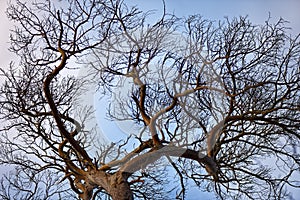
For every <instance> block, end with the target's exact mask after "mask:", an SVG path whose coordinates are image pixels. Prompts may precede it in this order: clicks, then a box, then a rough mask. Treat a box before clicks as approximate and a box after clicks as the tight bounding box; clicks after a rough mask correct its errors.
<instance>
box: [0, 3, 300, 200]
mask: <svg viewBox="0 0 300 200" xmlns="http://www.w3.org/2000/svg"><path fill="white" fill-rule="evenodd" d="M53 1H55V0H53ZM7 2H8V0H0V25H1V31H0V51H1V52H0V67H1V68H6V67H7V66H8V65H9V63H10V61H12V60H14V55H13V54H11V53H9V51H8V50H7V49H8V47H9V30H10V29H11V28H12V25H11V24H10V22H9V21H8V19H7V17H6V15H5V9H6V7H7ZM125 2H126V3H127V4H129V5H137V6H138V7H139V8H141V9H142V10H145V11H146V10H155V11H156V13H157V16H160V14H161V13H162V5H163V4H162V1H161V0H125ZM165 4H166V10H167V12H168V13H173V14H175V15H176V16H179V17H183V16H188V15H192V14H200V15H202V16H203V17H204V18H206V19H210V20H215V21H218V20H222V19H224V17H229V18H232V17H238V16H246V15H247V16H248V18H249V19H250V20H251V21H252V22H253V23H255V24H262V23H264V22H265V21H266V20H267V19H268V16H269V14H270V15H271V19H272V21H273V22H276V21H277V20H278V19H279V18H280V17H282V18H283V19H285V20H287V21H289V22H290V23H289V24H288V26H290V27H291V28H292V30H291V34H292V35H296V34H298V33H300V12H299V8H300V0H165ZM0 79H1V77H0ZM0 83H1V80H0ZM299 195H300V192H299ZM189 199H190V200H192V199H193V198H192V197H191V198H189ZM195 199H199V197H195ZM201 199H202V200H208V199H212V197H210V196H206V195H205V194H203V196H202V197H201Z"/></svg>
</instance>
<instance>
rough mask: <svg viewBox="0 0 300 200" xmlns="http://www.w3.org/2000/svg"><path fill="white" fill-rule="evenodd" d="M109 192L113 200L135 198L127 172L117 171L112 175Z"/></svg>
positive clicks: (130, 199)
mask: <svg viewBox="0 0 300 200" xmlns="http://www.w3.org/2000/svg"><path fill="white" fill-rule="evenodd" d="M108 192H109V194H110V195H111V196H112V199H113V200H133V193H132V191H131V189H130V185H129V183H128V181H127V176H126V174H125V173H121V172H117V173H115V174H114V175H112V176H111V177H110V187H109V191H108Z"/></svg>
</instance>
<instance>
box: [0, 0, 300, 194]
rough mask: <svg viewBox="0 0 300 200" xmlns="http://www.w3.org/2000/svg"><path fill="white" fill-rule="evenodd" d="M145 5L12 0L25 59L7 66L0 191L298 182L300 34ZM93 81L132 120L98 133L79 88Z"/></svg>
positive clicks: (236, 187)
mask: <svg viewBox="0 0 300 200" xmlns="http://www.w3.org/2000/svg"><path fill="white" fill-rule="evenodd" d="M149 14H150V13H144V12H141V11H139V10H138V9H137V8H135V7H133V8H130V7H128V6H126V4H124V3H123V2H121V1H111V0H107V1H106V0H88V1H84V2H82V1H79V0H68V1H62V2H61V3H56V4H53V3H52V2H51V1H50V0H47V1H42V2H35V3H32V4H30V5H29V3H28V4H26V3H22V2H21V1H16V3H15V4H11V5H10V6H9V8H8V16H9V18H10V19H11V20H13V21H16V22H17V23H18V24H19V25H18V26H16V28H15V30H14V31H13V33H12V37H11V50H12V51H13V52H15V53H16V55H18V56H19V58H20V63H19V64H18V66H17V67H16V64H14V63H12V64H11V66H10V68H9V70H4V69H2V70H1V71H2V76H4V77H5V78H6V79H5V83H4V84H3V85H2V88H1V97H0V98H1V99H0V102H1V104H0V105H1V107H0V108H1V119H2V120H4V121H5V122H6V123H5V124H6V125H5V127H4V128H3V129H2V130H1V133H2V138H1V140H0V141H1V151H0V163H1V164H2V165H8V166H12V167H14V168H15V169H16V172H15V175H13V174H11V175H7V176H6V177H4V178H3V179H2V184H1V188H0V195H1V196H2V197H3V198H6V199H10V198H11V199H14V198H23V199H41V198H43V199H47V198H48V199H51V198H57V197H59V198H61V197H63V196H68V198H76V197H74V195H75V194H76V195H77V197H78V198H80V199H114V200H125V199H133V198H138V199H168V198H177V199H185V198H186V193H187V190H188V188H187V184H191V181H193V182H194V183H195V184H196V185H197V186H198V187H199V190H200V189H202V190H206V191H214V192H215V193H216V196H217V197H218V198H220V199H240V198H249V199H283V198H286V197H288V196H290V194H289V189H290V188H291V187H293V188H299V187H300V183H299V181H297V179H296V178H295V176H296V175H297V174H298V175H299V167H300V159H299V158H300V155H299V141H300V140H299V139H300V131H299V130H300V120H299V119H300V90H299V85H300V84H299V83H300V80H299V79H300V68H299V66H300V56H299V55H300V43H299V35H298V36H296V37H294V38H293V37H291V36H289V35H288V34H287V28H285V24H286V23H285V22H284V20H282V19H281V20H279V21H278V22H277V23H275V24H271V23H270V20H268V21H267V22H266V23H265V24H264V25H261V26H258V25H253V24H252V23H251V22H250V21H248V19H247V18H244V17H240V18H235V19H233V20H229V19H226V20H224V21H223V22H219V23H218V24H215V23H213V22H210V21H207V20H204V19H202V18H201V17H200V16H190V17H188V18H186V19H179V18H176V17H175V16H173V15H168V14H166V13H163V15H162V17H161V18H160V19H159V20H158V21H157V22H156V23H154V24H152V25H151V24H148V17H149ZM79 66H82V67H83V70H84V71H85V74H84V75H83V76H81V77H80V78H76V76H75V75H72V74H76V73H75V72H78V67H79ZM91 86H93V87H95V86H97V88H95V89H97V90H98V93H99V94H103V95H104V96H110V97H111V100H110V102H109V103H110V105H109V110H107V111H108V112H107V116H108V117H109V118H110V119H111V120H114V121H115V122H117V123H118V122H120V123H121V122H122V123H129V126H133V127H135V129H134V130H136V132H134V133H130V135H128V137H127V136H126V137H125V138H122V136H120V141H119V142H112V143H110V144H108V143H107V144H104V143H103V142H101V141H100V139H101V137H99V134H100V133H99V132H97V131H96V129H94V128H91V127H90V126H87V124H88V123H89V122H90V120H91V116H93V112H94V110H93V108H91V107H89V106H83V105H82V104H81V103H82V102H81V101H82V99H81V98H80V96H82V95H85V94H86V92H88V91H89V90H90V89H89V87H91ZM104 134H107V135H109V134H110V133H104ZM99 138H100V139H99ZM168 173H170V174H172V173H175V174H176V181H175V182H174V183H171V184H170V183H168V182H169V181H170V180H172V179H173V180H174V178H170V177H169V176H168V175H167V174H168ZM54 174H56V177H54ZM43 183H44V185H43ZM66 183H68V184H66ZM164 186H166V187H164ZM69 188H70V189H71V190H68V189H69ZM71 191H72V192H73V193H72V192H71ZM163 191H165V192H163ZM172 195H173V196H172Z"/></svg>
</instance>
